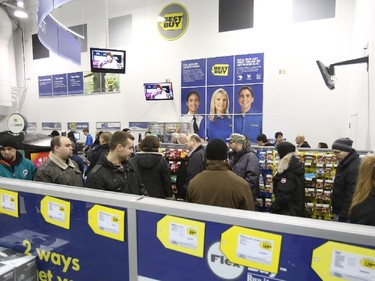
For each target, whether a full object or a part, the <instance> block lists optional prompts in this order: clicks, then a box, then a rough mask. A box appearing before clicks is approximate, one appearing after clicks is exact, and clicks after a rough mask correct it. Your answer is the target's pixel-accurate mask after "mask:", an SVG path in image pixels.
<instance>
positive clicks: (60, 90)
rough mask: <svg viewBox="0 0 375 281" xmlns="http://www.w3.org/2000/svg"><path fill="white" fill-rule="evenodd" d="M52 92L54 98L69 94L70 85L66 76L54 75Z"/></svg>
mask: <svg viewBox="0 0 375 281" xmlns="http://www.w3.org/2000/svg"><path fill="white" fill-rule="evenodd" d="M52 81H53V84H52V91H53V95H54V96H61V95H67V94H68V84H67V75H66V74H56V75H52Z"/></svg>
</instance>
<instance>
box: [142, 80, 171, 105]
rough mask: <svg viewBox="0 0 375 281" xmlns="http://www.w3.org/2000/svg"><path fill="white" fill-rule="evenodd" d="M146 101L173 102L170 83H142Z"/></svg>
mask: <svg viewBox="0 0 375 281" xmlns="http://www.w3.org/2000/svg"><path fill="white" fill-rule="evenodd" d="M143 86H144V93H145V97H146V100H148V101H149V100H156V101H157V100H173V87H172V83H171V82H159V83H144V84H143Z"/></svg>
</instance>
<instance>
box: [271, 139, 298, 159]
mask: <svg viewBox="0 0 375 281" xmlns="http://www.w3.org/2000/svg"><path fill="white" fill-rule="evenodd" d="M276 149H277V153H279V156H280V159H282V158H284V156H285V155H287V154H288V153H291V152H294V151H296V147H295V146H294V144H292V143H290V142H287V141H283V142H282V143H280V144H279V145H278V146H277V147H276Z"/></svg>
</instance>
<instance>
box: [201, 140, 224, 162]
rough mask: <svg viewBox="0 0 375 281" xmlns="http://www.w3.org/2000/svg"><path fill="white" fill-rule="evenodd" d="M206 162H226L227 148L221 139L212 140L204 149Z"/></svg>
mask: <svg viewBox="0 0 375 281" xmlns="http://www.w3.org/2000/svg"><path fill="white" fill-rule="evenodd" d="M206 158H207V160H227V158H228V146H227V144H226V143H225V142H224V141H222V140H221V139H213V140H212V141H210V142H209V143H208V144H207V147H206Z"/></svg>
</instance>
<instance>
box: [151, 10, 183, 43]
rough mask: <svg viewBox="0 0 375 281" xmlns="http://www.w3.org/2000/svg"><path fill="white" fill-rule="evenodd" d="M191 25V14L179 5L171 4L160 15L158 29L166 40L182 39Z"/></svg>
mask: <svg viewBox="0 0 375 281" xmlns="http://www.w3.org/2000/svg"><path fill="white" fill-rule="evenodd" d="M188 25H189V13H188V11H187V9H186V8H185V7H184V6H183V5H181V4H179V3H171V4H168V5H167V6H165V7H164V8H163V9H162V10H161V12H160V13H159V17H158V23H157V28H158V30H159V33H160V35H161V36H162V37H163V38H164V39H165V40H171V41H172V40H176V39H178V38H180V37H181V36H182V35H183V34H184V33H185V31H186V30H187V28H188Z"/></svg>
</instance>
